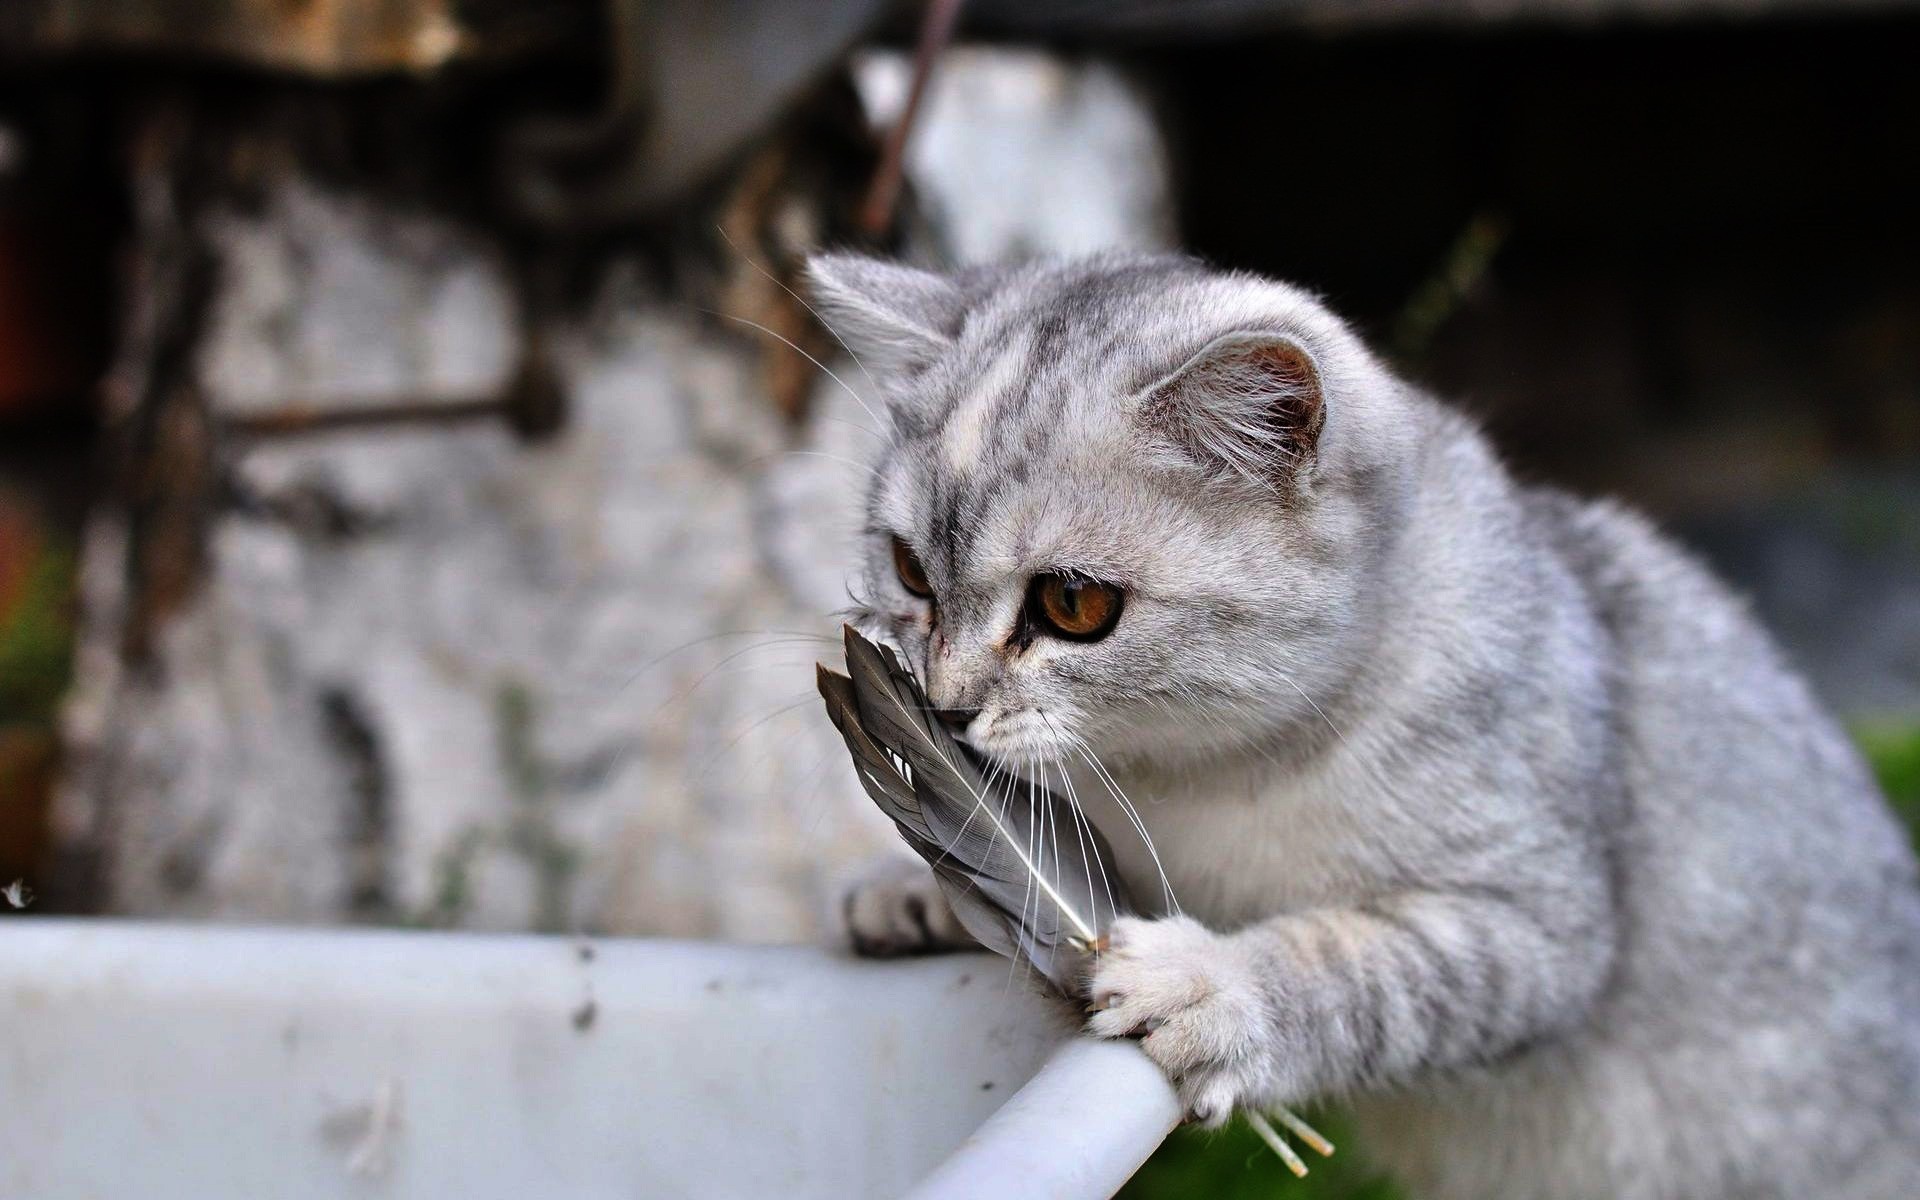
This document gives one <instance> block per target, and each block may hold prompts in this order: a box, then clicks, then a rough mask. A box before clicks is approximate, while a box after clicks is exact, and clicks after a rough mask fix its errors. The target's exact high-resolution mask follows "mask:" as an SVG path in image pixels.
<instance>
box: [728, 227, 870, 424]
mask: <svg viewBox="0 0 1920 1200" xmlns="http://www.w3.org/2000/svg"><path fill="white" fill-rule="evenodd" d="M713 228H714V232H716V233H718V234H719V235H720V238H721V240H722V241H724V242H726V243H727V247H728V248H729V249H731V250H732V251H733V252H734V253H735V254H738V255H739V256H740V261H741V262H743V263H746V264H747V265H748V266H750V267H752V268H753V269H754V270H756V271H758V272H760V274H762V275H764V276H765V277H766V279H767V282H768V283H771V284H772V285H773V286H775V287H777V288H779V289H780V290H781V291H783V292H785V293H786V294H787V295H789V296H792V297H793V298H794V299H795V300H798V301H799V302H800V307H801V308H804V309H806V310H807V313H808V314H809V315H810V316H812V317H813V319H814V320H816V321H818V322H820V328H822V329H824V330H826V331H827V335H828V336H829V337H831V338H832V339H833V340H834V341H836V342H838V343H840V348H841V349H842V350H845V351H846V352H847V357H848V358H850V359H852V360H853V365H854V366H856V367H859V368H860V373H861V374H862V375H865V376H866V377H867V382H868V383H870V384H872V385H873V390H874V392H875V393H876V394H878V393H879V391H880V384H879V382H878V381H876V380H875V379H874V377H873V372H872V371H869V370H867V364H866V363H863V362H861V361H860V356H859V355H858V354H855V353H854V352H853V347H852V346H849V345H847V339H845V338H843V337H841V336H840V331H839V330H838V329H835V328H834V327H833V323H832V322H830V321H828V320H827V319H826V318H825V317H823V316H821V315H820V310H819V309H817V308H815V307H814V306H813V305H812V304H810V303H808V302H807V298H806V297H805V296H802V295H801V294H800V293H799V292H796V291H794V290H793V289H792V288H790V287H788V286H787V285H786V284H785V283H784V282H782V281H781V280H780V278H779V277H778V276H776V275H775V274H774V273H773V272H772V271H769V270H767V269H766V268H765V267H763V266H761V265H760V264H759V263H758V262H755V261H754V258H753V256H752V255H751V254H748V253H747V252H746V251H745V250H742V249H741V248H740V246H739V243H737V242H735V241H734V240H733V236H732V235H731V234H729V233H728V232H727V231H726V229H725V228H724V227H723V226H720V225H715V226H714V227H713ZM869 415H871V414H869ZM867 432H869V433H871V432H873V431H872V430H868V431H867Z"/></svg>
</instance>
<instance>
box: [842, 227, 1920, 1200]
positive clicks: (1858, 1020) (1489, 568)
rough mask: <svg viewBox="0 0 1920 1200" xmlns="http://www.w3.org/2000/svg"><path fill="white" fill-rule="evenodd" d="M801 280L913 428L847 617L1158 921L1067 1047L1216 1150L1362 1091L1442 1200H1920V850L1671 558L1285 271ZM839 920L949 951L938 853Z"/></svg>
mask: <svg viewBox="0 0 1920 1200" xmlns="http://www.w3.org/2000/svg"><path fill="white" fill-rule="evenodd" d="M810 280H811V284H812V288H813V293H814V295H815V297H816V299H817V302H818V304H819V306H820V309H821V311H822V315H823V319H825V320H826V321H827V322H828V324H829V325H830V326H831V327H832V328H834V329H835V330H836V331H837V332H838V333H839V335H840V336H842V337H844V338H845V340H846V343H847V345H848V347H849V348H850V350H851V351H852V352H853V353H854V354H855V355H856V356H857V358H858V359H859V361H860V362H861V363H863V364H864V366H865V368H866V369H867V370H868V371H869V372H870V373H871V375H872V377H873V378H874V379H875V381H876V383H877V386H878V389H879V391H880V392H881V393H882V398H883V399H884V402H885V408H886V418H885V422H886V425H887V426H888V428H887V430H886V431H885V445H884V448H883V449H882V450H881V451H880V453H879V454H878V457H877V459H876V461H875V462H874V464H873V466H874V475H873V483H872V485H871V490H870V492H869V494H868V496H867V498H866V506H865V520H864V528H863V531H862V534H861V536H862V538H863V545H864V552H863V562H862V565H861V566H860V569H859V572H858V575H857V579H858V595H859V604H858V606H857V610H856V616H857V622H856V623H857V624H859V625H860V626H861V627H862V628H863V630H865V631H866V632H868V633H870V634H875V635H878V636H881V637H884V638H885V639H887V640H889V641H891V642H892V643H893V644H895V645H896V646H898V647H899V648H901V650H902V651H903V652H904V653H905V655H906V656H907V658H908V660H909V661H910V662H911V663H912V664H913V665H914V667H915V669H916V671H917V672H918V673H919V674H920V676H921V678H922V680H923V682H924V684H925V686H926V688H927V691H928V693H929V696H930V698H931V700H932V702H933V703H934V704H935V705H937V706H939V708H940V709H941V711H942V717H943V719H944V720H946V721H947V723H948V724H949V725H950V726H951V727H953V728H954V729H955V730H956V732H957V733H958V734H959V735H960V736H961V737H962V738H963V740H965V741H966V742H967V743H968V744H969V745H970V746H972V747H973V748H974V749H976V750H977V751H978V752H980V753H981V754H982V755H983V756H985V757H986V758H987V759H989V760H990V761H993V762H996V763H1000V764H1004V765H1007V766H1009V767H1013V768H1017V769H1019V770H1021V771H1023V772H1026V773H1028V774H1029V775H1031V776H1032V777H1034V778H1037V779H1040V780H1042V781H1043V782H1046V783H1049V784H1057V785H1059V786H1061V787H1064V786H1067V785H1069V784H1070V785H1071V786H1072V787H1073V790H1074V793H1075V794H1076V795H1077V796H1078V797H1079V799H1080V801H1081V803H1082V804H1083V805H1085V807H1086V808H1087V810H1088V813H1089V815H1090V817H1091V818H1092V820H1093V821H1094V823H1095V824H1097V825H1098V826H1099V827H1100V828H1101V829H1102V830H1103V831H1104V832H1105V833H1106V834H1107V836H1108V837H1109V839H1110V840H1111V841H1112V843H1113V845H1114V847H1115V851H1114V852H1115V856H1116V858H1117V860H1118V864H1117V866H1118V869H1119V870H1120V871H1121V873H1122V874H1123V875H1124V876H1125V877H1126V878H1127V879H1128V881H1129V883H1130V885H1131V888H1132V890H1133V892H1134V894H1135V895H1136V896H1139V897H1150V898H1157V899H1160V911H1159V912H1158V913H1157V915H1154V916H1152V917H1143V918H1129V919H1125V920H1123V921H1122V922H1120V923H1119V924H1118V925H1117V926H1116V927H1115V928H1114V930H1113V931H1112V936H1111V944H1110V946H1109V947H1108V948H1107V950H1106V951H1105V953H1103V954H1101V955H1100V956H1099V957H1098V959H1097V960H1096V961H1095V962H1094V963H1093V964H1092V966H1091V968H1090V977H1089V985H1088V994H1089V997H1090V998H1091V1000H1092V1002H1093V1005H1094V1007H1095V1008H1096V1009H1097V1011H1096V1012H1094V1014H1093V1015H1092V1016H1091V1018H1090V1020H1089V1021H1088V1025H1087V1028H1088V1031H1089V1032H1091V1033H1092V1034H1094V1035H1097V1036H1100V1037H1128V1036H1131V1037H1136V1038H1138V1039H1140V1045H1141V1046H1142V1047H1143V1048H1144V1050H1145V1051H1146V1053H1147V1054H1148V1055H1150V1056H1151V1057H1152V1058H1153V1059H1154V1060H1155V1061H1156V1062H1158V1063H1159V1064H1160V1065H1161V1066H1162V1067H1163V1068H1165V1070H1166V1071H1167V1073H1168V1075H1169V1077H1170V1078H1171V1079H1172V1080H1173V1081H1174V1082H1175V1084H1176V1085H1177V1086H1178V1088H1179V1090H1180V1093H1181V1097H1182V1100H1183V1103H1184V1104H1185V1105H1186V1106H1187V1109H1188V1110H1189V1112H1190V1113H1191V1114H1192V1115H1193V1116H1194V1117H1195V1118H1196V1119H1198V1120H1200V1121H1203V1122H1206V1123H1208V1124H1215V1125H1217V1124H1218V1123H1220V1122H1222V1121H1224V1120H1225V1119H1226V1118H1227V1117H1228V1116H1229V1115H1230V1114H1231V1113H1232V1112H1233V1111H1235V1110H1236V1109H1239V1108H1242V1107H1247V1106H1253V1107H1271V1106H1279V1105H1289V1106H1290V1105H1296V1104H1300V1103H1303V1102H1308V1103H1310V1102H1313V1101H1318V1100H1339V1101H1342V1102H1345V1103H1347V1104H1349V1105H1350V1106H1351V1108H1352V1110H1353V1112H1354V1114H1355V1120H1356V1121H1357V1122H1358V1123H1359V1125H1360V1126H1361V1132H1362V1134H1363V1140H1364V1142H1365V1144H1366V1146H1367V1148H1368V1150H1369V1152H1370V1154H1371V1155H1372V1156H1373V1157H1375V1158H1377V1159H1378V1160H1380V1163H1381V1165H1383V1166H1384V1167H1385V1168H1387V1169H1388V1170H1389V1171H1390V1173H1392V1174H1393V1175H1395V1176H1397V1177H1398V1178H1399V1179H1400V1180H1402V1181H1403V1182H1404V1184H1405V1185H1406V1186H1407V1187H1408V1188H1409V1190H1410V1193H1411V1194H1412V1195H1413V1196H1415V1197H1418V1198H1421V1200H1485V1198H1487V1197H1494V1196H1499V1197H1503V1198H1507V1200H1526V1198H1530V1197H1537V1198H1541V1200H1588V1198H1591V1200H1601V1198H1605V1200H1721V1198H1729V1200H1730V1198H1734V1197H1738V1198H1742V1200H1746V1198H1758V1197H1782V1198H1784V1197H1789V1196H1792V1197H1804V1196H1809V1195H1817V1196H1822V1197H1829V1198H1833V1197H1847V1198H1873V1200H1882V1198H1887V1197H1896V1196H1915V1195H1920V886H1916V869H1915V862H1914V858H1913V855H1912V852H1911V850H1910V849H1909V846H1908V843H1907V840H1906V837H1905V835H1904V834H1903V832H1902V830H1901V829H1900V827H1899V826H1898V825H1897V824H1896V822H1895V820H1894V819H1893V817H1892V815H1891V814H1890V812H1889V811H1888V809H1887V807H1886V805H1885V803H1884V801H1883V799H1882V798H1881V796H1880V795H1879V793H1878V791H1877V789H1876V786H1875V784H1874V783H1873V781H1872V779H1871V776H1870V775H1869V773H1868V771H1867V770H1866V768H1865V766H1864V764H1863V763H1862V761H1861V759H1860V757H1859V756H1858V755H1857V753H1856V752H1855V750H1854V749H1853V748H1852V747H1851V745H1850V744H1849V742H1848V740H1847V739H1846V737H1845V736H1844V735H1843V734H1842V732H1841V730H1840V729H1839V728H1838V727H1837V726H1836V724H1835V722H1834V721H1833V720H1832V719H1830V718H1829V717H1828V716H1827V715H1826V714H1825V713H1824V712H1823V711H1822V709H1821V707H1820V705H1819V704H1818V703H1817V702H1816V701H1815V699H1814V698H1813V696H1812V695H1811V694H1810V692H1809V689H1808V688H1807V686H1806V685H1805V684H1804V683H1803V682H1802V681H1801V680H1800V679H1799V677H1798V676H1796V675H1795V674H1794V673H1793V672H1792V670H1791V669H1790V668H1789V667H1788V666H1787V665H1786V664H1785V662H1784V661H1783V658H1782V656H1781V654H1780V652H1779V651H1778V650H1776V648H1775V647H1774V645H1773V644H1772V642H1771V641H1770V640H1769V638H1768V636H1767V635H1766V634H1765V633H1764V632H1762V630H1761V628H1760V627H1759V625H1758V624H1757V623H1756V622H1755V621H1754V620H1753V619H1752V618H1751V617H1750V616H1749V615H1748V614H1747V612H1746V611H1745V609H1744V607H1743V606H1742V604H1741V603H1740V602H1739V601H1737V600H1736V599H1735V598H1734V597H1733V596H1732V595H1731V594H1730V593H1729V592H1728V591H1727V589H1725V588H1724V587H1723V586H1722V585H1720V584H1719V583H1718V582H1716V581H1715V580H1714V579H1713V578H1712V577H1710V575H1709V574H1708V573H1707V572H1706V571H1705V570H1704V569H1703V568H1702V567H1701V566H1700V565H1698V564H1697V563H1696V562H1695V561H1694V560H1693V559H1691V558H1690V557H1689V556H1688V555H1687V554H1686V553H1684V552H1682V551H1681V550H1680V549H1678V548H1676V547H1675V546H1674V545H1673V544H1672V543H1670V542H1668V541H1667V540H1665V539H1664V538H1663V537H1661V536H1660V535H1659V534H1658V533H1656V532H1655V531H1654V529H1653V528H1651V527H1650V526H1649V525H1648V524H1647V523H1646V522H1645V521H1643V520H1642V519H1640V518H1638V517H1636V516H1634V515H1632V514H1631V513H1629V512H1627V511H1625V510H1624V509H1622V508H1620V507H1617V506H1615V505H1613V504H1610V503H1604V502H1601V503H1594V502H1587V501H1583V500H1578V499H1575V498H1573V497H1571V496H1568V495H1565V494H1562V493H1559V492H1556V491H1552V490H1549V489H1545V488H1538V487H1526V486H1522V485H1520V484H1518V483H1516V482H1515V481H1514V480H1513V478H1512V477H1511V476H1510V475H1509V474H1508V473H1507V471H1506V470H1505V469H1504V467H1503V466H1502V464H1501V463H1500V461H1499V460H1498V459H1497V458H1496V456H1495V454H1494V452H1493V450H1492V449H1491V448H1490V447H1489V445H1488V443H1487V441H1486V439H1485V438H1484V437H1483V436H1482V434H1481V433H1480V432H1479V431H1478V430H1477V429H1476V428H1475V426H1474V425H1473V424H1472V423H1471V422H1470V421H1468V420H1467V419H1466V418H1464V417H1463V416H1461V415H1460V414H1458V413H1456V412H1455V411H1453V410H1451V409H1449V408H1447V407H1445V406H1443V405H1442V404H1440V403H1438V402H1436V401H1435V400H1433V399H1431V398H1429V397H1428V396H1426V395H1425V394H1423V393H1422V392H1420V391H1419V390H1418V389H1416V388H1415V387H1413V386H1411V385H1409V384H1408V383H1406V382H1404V381H1402V380H1401V379H1399V378H1397V377H1396V376H1395V375H1394V374H1393V373H1391V372H1390V371H1389V370H1388V368H1387V367H1385V366H1384V365H1383V364H1382V363H1381V362H1380V361H1379V360H1378V359H1377V358H1376V357H1375V356H1374V355H1373V354H1372V353H1370V352H1369V351H1368V349H1367V348H1366V347H1365V346H1364V345H1363V344H1362V342H1361V341H1360V340H1359V338H1358V337H1357V336H1356V335H1355V334H1354V333H1353V332H1352V331H1351V330H1350V329H1349V328H1348V327H1347V326H1346V325H1344V324H1343V323H1342V322H1341V321H1340V320H1339V319H1337V318H1336V317H1335V316H1333V315H1332V314H1331V313H1330V312H1329V311H1328V310H1327V309H1326V308H1324V307H1323V306H1322V305H1321V304H1320V303H1319V302H1318V301H1317V300H1316V299H1315V298H1313V297H1312V296H1310V295H1308V294H1307V293H1305V292H1303V291H1301V290H1299V289H1297V288H1294V287H1291V286H1288V285H1285V284H1281V283H1275V282H1270V281H1266V280H1263V279H1259V278H1254V277H1251V276H1248V275H1244V274H1229V273H1222V272H1216V271H1212V270H1209V269H1207V268H1205V267H1203V266H1201V265H1199V264H1196V263H1194V262H1191V261H1188V260H1185V259H1181V258H1169V257H1141V256H1130V255H1108V256H1097V257H1093V258H1088V259H1082V260H1075V261H1065V262H1041V263H1035V264H1031V265H1025V266H1020V267H1012V268H1004V269H997V270H975V271H971V272H967V273H962V274H956V275H941V274H936V273H932V272H927V271H922V270H918V269H915V268H912V267H908V266H903V265H899V264H894V263H890V262H886V261H882V260H877V259H871V258H864V257H859V256H853V255H844V254H830V255H824V256H820V257H818V258H817V259H815V260H814V261H813V262H812V263H811V265H810ZM1096 764H1098V765H1096ZM1123 798H1124V799H1127V800H1130V801H1131V805H1132V807H1133V808H1134V809H1136V810H1137V813H1138V816H1139V819H1140V820H1141V821H1142V822H1143V823H1144V826H1145V830H1146V831H1147V832H1148V833H1150V834H1151V839H1152V848H1151V849H1149V848H1148V846H1147V844H1146V842H1145V841H1144V840H1143V839H1142V838H1141V837H1140V836H1139V835H1138V834H1136V833H1134V831H1133V827H1132V824H1131V820H1132V818H1131V817H1130V815H1129V812H1128V806H1127V805H1126V804H1124V803H1123ZM845 911H846V917H847V921H848V924H849V926H850V929H851V933H852V935H853V937H854V939H855V942H856V945H857V946H859V947H860V948H862V949H863V950H865V951H867V952H869V953H897V952H903V951H916V950H926V949H938V948H943V947H947V946H953V945H958V944H963V943H964V934H963V933H962V932H961V931H960V930H959V927H958V926H957V924H956V923H955V922H954V920H953V918H952V915H951V913H950V912H948V911H947V909H946V905H945V903H944V902H943V901H942V900H941V898H940V895H939V892H938V891H937V889H936V888H935V887H934V886H933V883H932V880H931V877H930V875H929V874H928V873H927V872H926V871H925V869H924V867H913V868H907V867H905V866H901V865H889V866H886V867H884V868H882V869H881V872H880V874H878V875H877V876H876V877H875V878H872V879H870V880H867V881H865V882H864V883H863V884H862V885H860V886H858V887H856V889H855V890H854V891H853V892H851V893H850V894H849V895H848V897H847V904H846V910H845Z"/></svg>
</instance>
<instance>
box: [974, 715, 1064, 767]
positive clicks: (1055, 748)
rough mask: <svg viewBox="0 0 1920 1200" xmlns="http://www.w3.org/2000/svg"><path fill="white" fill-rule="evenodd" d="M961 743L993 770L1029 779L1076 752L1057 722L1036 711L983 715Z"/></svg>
mask: <svg viewBox="0 0 1920 1200" xmlns="http://www.w3.org/2000/svg"><path fill="white" fill-rule="evenodd" d="M960 740H961V741H962V742H964V743H965V744H966V745H967V747H968V748H969V749H971V750H972V751H974V753H976V754H978V755H980V756H981V757H982V758H984V759H986V760H987V761H988V762H989V763H991V764H992V765H993V766H996V767H1000V768H1002V769H1005V770H1009V771H1015V772H1018V773H1019V774H1021V775H1028V776H1030V775H1032V774H1033V773H1034V772H1036V771H1042V772H1043V771H1046V770H1048V769H1050V768H1053V767H1057V766H1059V765H1060V764H1061V763H1063V762H1065V761H1066V759H1067V758H1068V756H1069V754H1070V752H1071V751H1072V748H1073V743H1072V740H1071V739H1070V737H1069V736H1068V735H1067V734H1066V733H1065V732H1064V731H1063V730H1062V729H1061V726H1060V724H1059V722H1058V721H1057V720H1049V719H1048V717H1047V714H1046V713H1044V712H1042V711H1041V710H1039V709H1032V708H1022V709H1015V710H1013V711H1012V712H1004V713H995V712H985V713H982V714H981V715H980V716H979V717H978V718H976V719H975V720H974V722H973V724H972V725H971V726H970V727H969V728H968V729H967V731H966V733H965V734H963V735H962V736H961V738H960Z"/></svg>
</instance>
